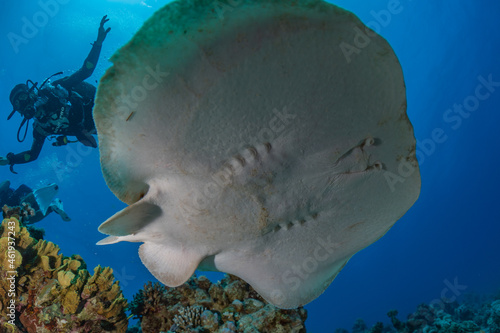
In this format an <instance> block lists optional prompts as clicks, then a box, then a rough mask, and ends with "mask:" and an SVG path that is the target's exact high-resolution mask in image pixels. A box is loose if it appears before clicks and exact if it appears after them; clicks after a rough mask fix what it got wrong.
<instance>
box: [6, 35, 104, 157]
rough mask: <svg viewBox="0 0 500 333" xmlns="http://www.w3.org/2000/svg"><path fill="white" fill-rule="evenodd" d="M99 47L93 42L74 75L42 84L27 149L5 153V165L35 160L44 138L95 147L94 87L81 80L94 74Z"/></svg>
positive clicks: (99, 44)
mask: <svg viewBox="0 0 500 333" xmlns="http://www.w3.org/2000/svg"><path fill="white" fill-rule="evenodd" d="M101 48H102V44H101V43H97V42H95V43H94V44H93V46H92V49H91V50H90V53H89V55H88V56H87V58H86V59H85V61H84V62H83V66H82V67H81V68H80V69H79V70H78V71H77V72H75V73H74V74H72V75H70V76H66V77H64V78H62V79H59V80H56V81H54V82H53V83H51V84H46V86H45V87H43V88H42V89H41V90H40V91H39V94H38V95H39V96H38V98H39V99H38V101H37V102H36V103H35V108H36V110H37V113H36V114H37V119H36V121H35V122H34V124H33V144H32V145H31V149H30V150H27V151H24V152H21V153H19V154H13V153H9V154H8V155H7V158H8V159H9V164H11V165H14V164H23V163H28V162H31V161H34V160H36V159H37V158H38V155H39V154H40V151H41V150H42V147H43V144H44V142H45V139H46V138H47V137H48V136H51V135H57V136H59V135H60V136H76V137H77V139H78V141H80V142H81V143H83V144H84V145H86V146H90V147H94V148H95V147H97V143H96V141H95V138H94V137H93V136H92V134H95V133H96V129H95V124H94V120H93V118H92V108H93V107H94V98H95V92H96V88H95V87H94V86H93V85H91V84H90V83H87V82H85V81H84V80H85V79H87V78H88V77H90V76H91V75H92V73H93V72H94V69H95V67H96V65H97V61H98V59H99V54H100V53H101ZM61 88H63V89H61ZM65 93H66V95H64V94H65ZM57 94H59V96H58V95H57ZM61 95H63V96H61Z"/></svg>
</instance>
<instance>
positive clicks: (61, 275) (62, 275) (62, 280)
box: [57, 271, 75, 288]
mask: <svg viewBox="0 0 500 333" xmlns="http://www.w3.org/2000/svg"><path fill="white" fill-rule="evenodd" d="M74 277H75V274H73V273H71V272H64V271H61V272H58V273H57V280H58V281H59V284H60V285H61V286H62V287H63V288H66V287H69V286H70V285H71V280H73V278H74Z"/></svg>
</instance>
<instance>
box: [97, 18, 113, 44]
mask: <svg viewBox="0 0 500 333" xmlns="http://www.w3.org/2000/svg"><path fill="white" fill-rule="evenodd" d="M107 17H108V15H104V17H103V18H102V20H101V25H100V26H99V31H98V33H97V40H96V43H98V44H102V42H104V39H105V38H106V36H107V35H108V32H109V31H110V30H111V28H107V29H104V23H106V22H108V21H109V19H108V18H107Z"/></svg>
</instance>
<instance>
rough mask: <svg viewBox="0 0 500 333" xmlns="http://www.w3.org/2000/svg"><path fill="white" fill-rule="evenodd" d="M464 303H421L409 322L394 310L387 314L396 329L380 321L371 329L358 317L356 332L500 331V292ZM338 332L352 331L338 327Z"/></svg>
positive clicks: (471, 332)
mask: <svg viewBox="0 0 500 333" xmlns="http://www.w3.org/2000/svg"><path fill="white" fill-rule="evenodd" d="M464 298H465V301H464V302H463V303H462V304H459V303H457V302H441V303H439V304H437V305H433V306H430V305H427V304H420V305H419V306H418V307H417V310H416V311H415V312H414V313H412V314H410V315H408V318H407V321H406V322H403V321H401V320H399V319H398V318H397V315H398V311H396V310H391V311H389V312H388V313H387V316H388V317H389V318H390V319H391V322H392V326H393V327H392V328H391V327H388V326H384V325H383V324H382V323H381V322H378V323H376V324H375V325H374V326H373V327H372V328H371V329H370V330H368V329H367V327H366V325H365V323H364V321H363V320H362V319H358V320H357V321H356V323H355V324H354V326H353V328H352V332H353V333H368V332H370V333H375V332H398V333H500V294H499V295H496V296H494V297H493V298H491V297H480V296H478V295H468V296H467V297H464ZM335 332H336V333H348V331H347V330H345V329H337V330H336V331H335Z"/></svg>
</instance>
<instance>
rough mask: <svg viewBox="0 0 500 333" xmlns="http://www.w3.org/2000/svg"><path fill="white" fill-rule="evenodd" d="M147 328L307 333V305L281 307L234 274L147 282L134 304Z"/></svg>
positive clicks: (144, 326)
mask: <svg viewBox="0 0 500 333" xmlns="http://www.w3.org/2000/svg"><path fill="white" fill-rule="evenodd" d="M131 311H132V313H133V314H134V315H135V316H137V317H138V318H140V319H141V328H142V331H143V332H161V331H165V332H166V331H169V330H170V331H171V332H227V333H230V332H235V333H236V332H273V333H274V332H283V333H285V332H295V333H303V332H305V331H306V330H305V324H304V322H305V320H306V318H307V312H306V310H305V309H303V308H298V309H293V310H280V309H278V308H276V307H275V306H273V305H271V304H268V303H267V302H266V301H265V300H264V299H263V298H262V297H260V296H259V295H258V294H257V292H256V291H255V290H254V289H253V288H252V287H251V286H250V285H249V284H247V283H246V282H245V281H243V280H241V279H239V278H237V277H235V276H231V275H226V277H225V278H224V279H223V280H221V281H219V282H217V283H214V284H213V283H211V282H210V281H209V280H208V279H207V278H206V277H204V276H200V277H199V278H196V276H193V277H191V279H189V281H188V282H186V283H185V284H183V285H182V286H180V287H177V288H167V287H164V286H162V285H160V284H158V283H155V284H152V283H151V282H149V283H147V284H146V285H145V286H144V289H142V290H141V291H140V292H139V293H138V294H136V295H135V296H134V301H133V302H132V303H131Z"/></svg>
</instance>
